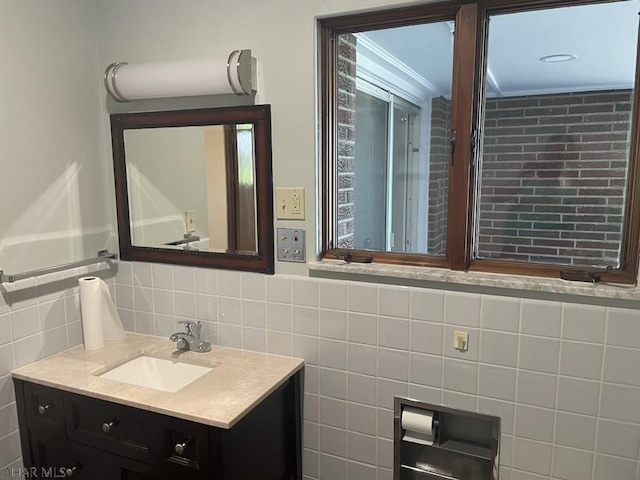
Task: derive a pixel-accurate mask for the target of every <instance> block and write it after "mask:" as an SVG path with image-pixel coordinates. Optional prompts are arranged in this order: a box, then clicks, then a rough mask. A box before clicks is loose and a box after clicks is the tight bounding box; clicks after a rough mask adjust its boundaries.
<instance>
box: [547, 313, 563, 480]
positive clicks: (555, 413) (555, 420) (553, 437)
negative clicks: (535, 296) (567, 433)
mask: <svg viewBox="0 0 640 480" xmlns="http://www.w3.org/2000/svg"><path fill="white" fill-rule="evenodd" d="M560 312H561V313H560V335H559V338H558V371H557V372H556V399H555V402H554V405H553V432H552V433H551V468H550V471H549V475H550V476H551V477H553V466H554V463H553V462H554V460H555V456H556V448H555V447H556V430H557V425H558V397H559V396H560V393H559V390H560V365H561V364H562V343H563V341H562V339H563V338H564V313H565V303H564V302H562V304H561V306H560Z"/></svg>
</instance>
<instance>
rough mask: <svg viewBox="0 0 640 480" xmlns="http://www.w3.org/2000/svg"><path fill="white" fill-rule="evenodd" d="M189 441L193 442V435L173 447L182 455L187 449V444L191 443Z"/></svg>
mask: <svg viewBox="0 0 640 480" xmlns="http://www.w3.org/2000/svg"><path fill="white" fill-rule="evenodd" d="M189 442H191V437H189V438H187V440H186V441H185V442H182V443H176V446H175V447H174V448H173V449H174V450H175V452H176V453H177V454H178V455H182V454H183V453H184V451H185V450H186V449H187V445H189Z"/></svg>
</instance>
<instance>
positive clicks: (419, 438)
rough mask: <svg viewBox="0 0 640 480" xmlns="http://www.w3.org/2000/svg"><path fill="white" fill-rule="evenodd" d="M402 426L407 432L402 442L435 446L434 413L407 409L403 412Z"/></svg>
mask: <svg viewBox="0 0 640 480" xmlns="http://www.w3.org/2000/svg"><path fill="white" fill-rule="evenodd" d="M401 424H402V428H403V429H404V431H405V432H404V435H403V437H402V440H405V441H407V442H413V443H419V444H420V445H433V440H434V438H435V436H436V430H435V427H434V424H433V412H432V411H430V410H423V409H419V408H412V407H405V408H404V409H403V410H402V420H401Z"/></svg>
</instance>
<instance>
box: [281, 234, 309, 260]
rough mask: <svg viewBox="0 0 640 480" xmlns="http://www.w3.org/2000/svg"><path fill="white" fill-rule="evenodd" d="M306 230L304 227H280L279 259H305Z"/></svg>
mask: <svg viewBox="0 0 640 480" xmlns="http://www.w3.org/2000/svg"><path fill="white" fill-rule="evenodd" d="M304 244H305V231H304V230H303V229H302V228H278V239H277V242H276V245H277V248H278V260H279V261H281V262H302V263H304V261H305V253H304V252H305V249H304Z"/></svg>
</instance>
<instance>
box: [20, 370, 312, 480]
mask: <svg viewBox="0 0 640 480" xmlns="http://www.w3.org/2000/svg"><path fill="white" fill-rule="evenodd" d="M300 375H301V374H300V372H298V373H296V374H295V375H293V376H292V377H291V378H290V379H289V380H287V382H286V383H285V384H284V385H282V386H280V387H279V388H278V389H277V390H276V391H274V392H273V393H272V394H271V395H269V396H268V397H267V398H265V399H264V400H263V401H262V402H260V404H258V405H257V406H255V407H254V408H253V409H252V410H251V411H250V412H249V413H247V414H246V416H244V417H243V418H242V419H241V420H240V421H239V422H238V423H236V424H235V425H234V426H233V427H232V428H230V429H223V428H216V427H211V426H208V425H204V424H201V423H197V422H192V421H187V420H183V419H179V418H176V417H172V416H169V415H161V414H158V413H153V412H150V411H147V410H143V409H138V408H133V407H128V406H125V405H120V404H117V403H112V402H108V401H104V400H99V399H96V398H91V397H87V396H84V395H78V394H75V393H70V392H66V391H62V390H58V389H55V388H51V387H45V386H42V385H38V384H35V383H30V382H26V381H22V380H17V379H14V382H15V387H16V398H17V404H18V420H19V424H20V438H21V442H22V453H23V460H24V465H25V467H36V469H37V471H42V472H46V473H51V477H57V478H60V477H63V476H65V475H66V476H69V477H73V478H78V479H88V480H101V479H105V480H107V479H109V480H117V479H127V480H143V479H168V480H191V479H193V480H202V479H211V480H252V479H256V480H258V479H259V480H270V479H273V480H294V479H296V480H300V479H301V478H302V472H301V438H300V415H301V413H300V412H301V411H300ZM42 476H44V475H42Z"/></svg>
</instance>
